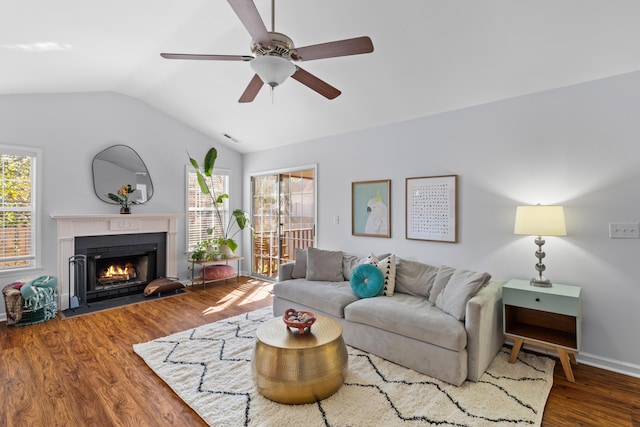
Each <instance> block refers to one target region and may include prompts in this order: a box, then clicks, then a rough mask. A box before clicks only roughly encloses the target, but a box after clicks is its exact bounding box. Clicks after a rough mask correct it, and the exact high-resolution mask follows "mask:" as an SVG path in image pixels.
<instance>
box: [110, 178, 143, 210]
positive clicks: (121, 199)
mask: <svg viewBox="0 0 640 427" xmlns="http://www.w3.org/2000/svg"><path fill="white" fill-rule="evenodd" d="M135 191H136V189H135V188H133V187H132V186H131V184H125V185H123V186H122V187H120V188H119V189H118V191H117V193H116V194H114V193H109V194H107V197H109V198H110V199H111V200H113V201H114V202H116V203H118V204H119V205H120V213H121V214H130V213H131V205H135V204H136V202H134V201H132V200H129V196H130V195H131V194H133V193H134V192H135Z"/></svg>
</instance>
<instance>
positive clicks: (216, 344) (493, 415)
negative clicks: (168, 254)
mask: <svg viewBox="0 0 640 427" xmlns="http://www.w3.org/2000/svg"><path fill="white" fill-rule="evenodd" d="M272 318H273V315H272V312H271V308H270V307H266V308H263V309H260V310H257V311H254V312H251V313H246V314H243V315H239V316H235V317H231V318H228V319H224V320H221V321H218V322H215V323H210V324H207V325H203V326H200V327H198V328H195V329H189V330H187V331H183V332H179V333H176V334H173V335H170V336H168V337H164V338H159V339H156V340H153V341H149V342H147V343H143V344H135V345H134V346H133V349H134V351H135V352H136V353H137V354H138V355H139V356H140V357H142V359H143V360H144V361H145V362H146V363H147V365H149V367H150V368H151V369H152V370H153V371H154V372H155V373H156V375H158V376H159V377H160V378H162V379H163V380H164V381H165V382H166V383H167V385H169V387H171V389H172V390H173V391H175V393H176V394H177V395H178V396H179V397H180V398H181V399H182V400H183V401H184V402H185V403H186V404H187V405H189V406H190V407H191V408H193V409H194V410H195V411H196V412H197V413H198V414H199V415H200V416H201V417H202V419H203V420H205V422H207V423H208V424H209V425H211V426H287V425H300V426H305V427H312V426H336V427H338V426H374V425H375V426H396V425H402V426H436V425H437V426H459V427H465V426H469V427H478V426H523V425H531V426H538V425H540V423H541V421H542V413H543V410H544V406H545V403H546V400H547V397H548V396H549V391H550V390H551V386H552V382H553V368H554V363H555V362H554V360H553V359H550V358H547V357H543V356H537V355H532V354H528V353H524V352H521V353H520V354H519V356H518V361H517V362H516V363H514V364H510V363H508V359H509V350H508V349H504V348H503V349H502V350H501V351H500V352H499V353H498V355H497V356H496V358H495V359H494V360H493V362H492V363H491V365H490V366H489V368H488V369H487V371H486V372H485V373H484V374H483V375H482V377H481V378H480V381H478V382H477V383H474V382H470V381H466V382H465V383H463V384H462V385H461V386H460V387H456V386H453V385H450V384H447V383H445V382H442V381H440V380H437V379H434V378H431V377H429V376H427V375H423V374H420V373H418V372H415V371H413V370H411V369H407V368H404V367H402V366H399V365H396V364H394V363H391V362H389V361H387V360H384V359H381V358H379V357H377V356H374V355H372V354H369V353H366V352H364V351H361V350H358V349H355V348H353V347H350V346H347V350H348V353H349V374H348V375H347V378H346V380H345V383H344V385H343V386H342V387H341V388H340V390H338V392H337V393H336V394H334V395H333V396H330V397H329V398H327V399H324V400H322V401H320V402H316V403H310V404H306V405H283V404H280V403H276V402H272V401H270V400H268V399H266V398H264V397H263V396H262V395H260V394H259V393H258V391H257V389H256V387H255V384H254V382H253V379H252V374H251V356H252V352H253V348H254V343H255V338H254V337H255V330H256V328H257V327H258V325H260V323H262V322H265V321H267V320H269V319H272Z"/></svg>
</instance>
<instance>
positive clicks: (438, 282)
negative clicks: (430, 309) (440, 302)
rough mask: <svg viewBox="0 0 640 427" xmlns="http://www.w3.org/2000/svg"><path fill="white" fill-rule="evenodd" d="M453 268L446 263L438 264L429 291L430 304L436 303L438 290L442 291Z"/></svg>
mask: <svg viewBox="0 0 640 427" xmlns="http://www.w3.org/2000/svg"><path fill="white" fill-rule="evenodd" d="M455 270H456V269H455V268H453V267H447V266H446V265H443V266H440V269H439V270H438V274H436V279H435V280H434V282H433V286H432V287H431V291H430V292H429V302H430V303H431V304H435V303H436V299H437V298H438V295H440V292H442V290H443V289H444V287H445V286H447V283H448V282H449V279H450V278H451V275H453V272H454V271H455Z"/></svg>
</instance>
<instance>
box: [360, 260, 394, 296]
mask: <svg viewBox="0 0 640 427" xmlns="http://www.w3.org/2000/svg"><path fill="white" fill-rule="evenodd" d="M366 262H367V264H373V265H375V266H376V267H378V269H379V270H380V272H381V273H382V275H383V277H384V288H383V289H382V294H383V295H385V296H388V297H390V296H391V295H393V291H394V289H395V287H396V256H395V255H389V256H388V257H386V258H384V259H382V260H380V259H379V258H378V257H377V256H375V255H374V254H371V255H369V256H368V257H367V261H366Z"/></svg>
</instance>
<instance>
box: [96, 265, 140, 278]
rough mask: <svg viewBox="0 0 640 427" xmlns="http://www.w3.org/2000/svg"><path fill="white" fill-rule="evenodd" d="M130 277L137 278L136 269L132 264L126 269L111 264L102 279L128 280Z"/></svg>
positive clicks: (125, 267) (126, 266)
mask: <svg viewBox="0 0 640 427" xmlns="http://www.w3.org/2000/svg"><path fill="white" fill-rule="evenodd" d="M129 276H134V277H135V268H134V267H133V264H131V263H127V264H126V265H125V266H124V267H122V266H119V265H113V264H111V265H110V266H109V268H107V269H106V271H105V272H104V275H103V276H102V277H124V278H126V279H127V280H128V279H129Z"/></svg>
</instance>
